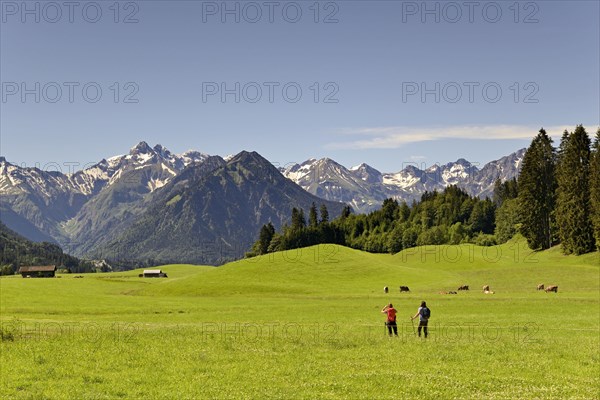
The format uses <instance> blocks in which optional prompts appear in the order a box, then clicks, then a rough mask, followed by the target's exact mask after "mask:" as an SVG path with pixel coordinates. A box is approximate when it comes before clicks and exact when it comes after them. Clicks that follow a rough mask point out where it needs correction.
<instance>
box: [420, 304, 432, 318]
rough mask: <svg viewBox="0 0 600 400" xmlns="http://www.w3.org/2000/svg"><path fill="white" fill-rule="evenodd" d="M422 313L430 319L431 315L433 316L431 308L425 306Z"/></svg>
mask: <svg viewBox="0 0 600 400" xmlns="http://www.w3.org/2000/svg"><path fill="white" fill-rule="evenodd" d="M421 315H422V316H423V318H425V319H429V317H431V310H430V309H429V308H427V307H423V309H422V310H421Z"/></svg>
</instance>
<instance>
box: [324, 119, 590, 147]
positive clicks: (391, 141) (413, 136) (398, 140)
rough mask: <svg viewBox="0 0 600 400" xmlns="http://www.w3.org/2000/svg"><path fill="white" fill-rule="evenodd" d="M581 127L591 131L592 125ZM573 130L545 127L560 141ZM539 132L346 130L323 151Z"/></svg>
mask: <svg viewBox="0 0 600 400" xmlns="http://www.w3.org/2000/svg"><path fill="white" fill-rule="evenodd" d="M584 126H588V127H593V126H592V125H584ZM574 128H575V126H567V125H564V126H550V127H544V129H546V132H548V134H549V135H550V136H552V137H554V138H560V136H561V135H562V133H563V132H564V130H565V129H567V130H569V131H572V130H573V129H574ZM596 129H597V128H596V127H593V129H590V128H588V129H587V130H588V131H589V132H591V133H592V134H593V133H594V132H596ZM539 130H540V126H538V127H535V126H525V125H487V126H485V125H484V126H475V125H465V126H450V127H432V128H411V127H402V126H395V127H375V128H361V129H348V130H342V131H340V132H339V135H340V136H343V137H344V139H342V140H338V141H336V142H332V143H329V144H327V145H326V147H327V148H333V149H391V148H398V147H402V146H404V145H407V144H411V143H419V142H427V141H434V140H443V139H465V140H511V139H533V137H534V136H535V135H536V134H537V133H538V131H539ZM357 137H360V138H357ZM348 139H350V140H348Z"/></svg>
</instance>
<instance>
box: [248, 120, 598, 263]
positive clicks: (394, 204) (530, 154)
mask: <svg viewBox="0 0 600 400" xmlns="http://www.w3.org/2000/svg"><path fill="white" fill-rule="evenodd" d="M320 212H321V218H319V217H318V215H317V207H316V205H315V204H314V203H313V205H312V207H311V208H310V210H309V216H308V222H307V221H306V218H305V215H304V211H303V210H302V209H296V208H294V209H293V210H292V215H291V223H290V225H286V226H284V227H283V228H282V230H281V232H280V233H278V232H276V230H275V228H274V226H273V225H272V224H271V223H269V224H266V225H264V226H263V227H262V229H261V231H260V234H259V239H258V241H257V242H256V243H255V244H254V246H253V247H252V250H251V251H250V252H249V253H247V256H255V255H260V254H266V253H271V252H274V251H281V250H289V249H294V248H299V247H305V246H310V245H314V244H319V243H336V244H342V245H345V246H349V247H352V248H356V249H360V250H365V251H369V252H375V253H383V252H389V253H396V252H398V251H401V250H403V249H407V248H410V247H415V246H420V245H429V244H434V245H435V244H438V245H439V244H459V243H465V242H469V243H475V244H479V245H494V244H497V243H504V242H506V241H508V240H509V239H511V238H512V237H513V236H514V235H515V234H516V233H519V232H520V233H521V234H522V235H523V236H524V237H525V238H526V239H527V242H528V244H529V246H530V247H531V248H532V249H535V250H538V249H547V248H549V247H551V246H553V245H556V244H558V243H561V244H562V249H563V251H564V252H565V254H583V253H587V252H590V251H594V249H595V248H596V247H598V248H600V129H599V130H598V133H597V134H596V138H595V140H594V142H593V144H592V142H591V140H590V138H589V136H588V134H587V132H586V131H585V129H584V127H583V126H581V125H579V126H577V127H576V128H575V131H574V132H572V133H569V132H567V131H565V133H564V134H563V137H562V140H561V144H560V147H559V148H558V149H555V148H554V147H553V145H552V139H551V138H550V137H549V136H548V134H547V133H546V131H545V130H544V129H541V130H540V131H539V134H538V135H537V136H536V137H535V138H534V139H533V141H532V142H531V145H530V146H529V148H528V149H527V152H526V153H525V156H524V159H523V162H522V166H521V172H520V174H519V178H518V180H517V179H510V180H507V181H505V182H502V181H500V180H499V179H498V180H496V182H495V185H494V192H493V196H492V199H488V198H486V199H479V198H478V197H472V196H469V195H468V194H467V193H466V192H465V191H464V190H462V189H460V188H458V187H456V186H449V187H447V188H446V189H445V190H444V191H443V192H436V191H434V192H425V193H424V194H423V195H422V196H421V201H419V202H416V201H413V203H412V204H411V205H410V206H409V205H408V204H406V202H404V201H402V202H398V201H397V200H394V199H387V200H385V201H384V202H383V205H382V207H381V209H379V210H376V211H374V212H372V213H370V214H358V215H357V214H352V213H351V209H350V208H349V207H346V208H345V209H344V212H343V213H342V215H341V216H340V217H338V218H336V219H335V220H333V221H329V217H328V213H327V208H326V207H325V206H324V205H323V206H321V209H320Z"/></svg>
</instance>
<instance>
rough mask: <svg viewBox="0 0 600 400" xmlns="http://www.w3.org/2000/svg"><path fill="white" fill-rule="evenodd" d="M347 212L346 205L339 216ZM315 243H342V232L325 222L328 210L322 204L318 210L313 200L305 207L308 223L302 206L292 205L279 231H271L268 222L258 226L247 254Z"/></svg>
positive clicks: (259, 253)
mask: <svg viewBox="0 0 600 400" xmlns="http://www.w3.org/2000/svg"><path fill="white" fill-rule="evenodd" d="M350 212H351V210H350V208H349V207H346V208H345V209H344V211H343V213H342V215H346V216H347V215H349V214H350ZM319 243H337V244H345V242H344V240H343V234H342V233H341V232H340V231H339V230H338V229H337V227H336V225H335V224H333V223H331V222H329V211H328V210H327V206H325V204H322V205H321V207H320V217H319V212H317V205H316V204H315V203H313V204H312V206H311V207H310V209H309V213H308V222H307V221H306V216H305V214H304V210H303V209H298V208H295V207H294V208H293V209H292V215H291V223H290V225H285V226H284V227H283V228H282V230H281V232H280V233H277V232H276V231H275V227H274V226H273V224H271V223H270V222H269V223H268V224H265V225H263V226H262V228H261V229H260V233H259V235H258V240H257V241H256V243H254V245H253V246H252V249H251V250H250V252H248V253H247V254H246V256H247V257H252V256H257V255H261V254H267V253H272V252H275V251H281V250H289V249H296V248H300V247H306V246H312V245H315V244H319Z"/></svg>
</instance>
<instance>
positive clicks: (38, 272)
mask: <svg viewBox="0 0 600 400" xmlns="http://www.w3.org/2000/svg"><path fill="white" fill-rule="evenodd" d="M19 273H20V274H21V276H22V277H23V278H54V274H55V273H56V265H34V266H30V267H21V268H19Z"/></svg>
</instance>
